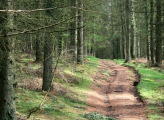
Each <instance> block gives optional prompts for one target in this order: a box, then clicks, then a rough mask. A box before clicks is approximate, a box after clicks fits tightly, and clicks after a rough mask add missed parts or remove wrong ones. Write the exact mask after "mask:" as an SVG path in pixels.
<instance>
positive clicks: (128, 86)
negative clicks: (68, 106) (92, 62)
mask: <svg viewBox="0 0 164 120" xmlns="http://www.w3.org/2000/svg"><path fill="white" fill-rule="evenodd" d="M99 64H100V65H99V68H98V71H97V72H96V73H95V74H94V75H92V78H93V82H92V84H91V89H90V91H89V93H88V99H87V108H86V112H87V113H90V112H98V113H101V114H102V115H105V116H111V117H114V118H117V119H119V120H147V116H146V107H145V105H144V103H143V101H142V99H141V98H140V96H139V94H138V92H137V88H136V85H137V84H138V82H139V79H140V76H139V75H138V74H137V71H135V70H134V69H132V68H129V67H125V66H121V65H118V64H116V63H115V62H114V61H107V60H99Z"/></svg>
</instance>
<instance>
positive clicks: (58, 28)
mask: <svg viewBox="0 0 164 120" xmlns="http://www.w3.org/2000/svg"><path fill="white" fill-rule="evenodd" d="M106 5H108V1H105V0H103V1H98V0H95V1H84V0H55V1H53V0H23V1H22V0H10V1H9V0H5V1H1V2H0V21H1V23H0V25H1V32H0V55H1V58H0V93H1V96H0V120H15V119H16V117H15V112H16V109H15V99H16V96H15V93H14V89H13V84H14V79H15V75H14V72H13V71H14V69H15V68H14V63H15V57H17V56H18V55H19V54H24V53H30V54H32V55H35V58H36V60H35V61H36V62H43V65H44V70H43V85H42V89H43V90H46V91H49V90H51V89H53V86H52V80H53V74H52V67H53V66H52V64H53V63H54V62H53V61H54V59H57V58H59V57H66V58H69V59H70V61H71V62H73V63H77V64H83V63H84V59H85V57H86V56H87V55H96V51H97V49H98V44H97V43H98V42H99V41H103V39H104V38H105V36H104V34H103V32H102V29H103V27H104V26H105V24H108V23H107V22H108V21H106V22H103V17H105V16H107V15H105V14H104V11H103V9H102V7H103V6H106ZM100 23H101V24H100Z"/></svg>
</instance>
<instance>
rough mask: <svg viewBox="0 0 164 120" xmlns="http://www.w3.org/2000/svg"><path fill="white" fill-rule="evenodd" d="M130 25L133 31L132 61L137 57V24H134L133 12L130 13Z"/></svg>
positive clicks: (133, 2)
mask: <svg viewBox="0 0 164 120" xmlns="http://www.w3.org/2000/svg"><path fill="white" fill-rule="evenodd" d="M134 5H135V0H132V11H134V9H135V6H134ZM132 18H133V19H132V24H133V30H134V42H133V43H134V44H133V56H134V59H135V58H136V57H137V31H138V30H137V24H136V14H135V12H133V13H132Z"/></svg>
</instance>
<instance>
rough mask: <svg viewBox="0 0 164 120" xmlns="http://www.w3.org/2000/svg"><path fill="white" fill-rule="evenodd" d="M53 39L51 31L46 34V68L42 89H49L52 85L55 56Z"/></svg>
mask: <svg viewBox="0 0 164 120" xmlns="http://www.w3.org/2000/svg"><path fill="white" fill-rule="evenodd" d="M52 52H53V41H52V36H51V34H50V33H49V34H48V33H46V35H45V45H44V70H43V85H42V90H45V91H49V90H51V89H52V88H53V86H52V58H53V53H52Z"/></svg>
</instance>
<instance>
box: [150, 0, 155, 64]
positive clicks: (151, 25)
mask: <svg viewBox="0 0 164 120" xmlns="http://www.w3.org/2000/svg"><path fill="white" fill-rule="evenodd" d="M153 6H154V5H153V0H150V51H151V64H154V40H153V39H154V38H153V31H154V30H153V28H154V27H153V21H154V20H153V16H154V12H153V10H154V8H153Z"/></svg>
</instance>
